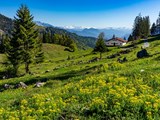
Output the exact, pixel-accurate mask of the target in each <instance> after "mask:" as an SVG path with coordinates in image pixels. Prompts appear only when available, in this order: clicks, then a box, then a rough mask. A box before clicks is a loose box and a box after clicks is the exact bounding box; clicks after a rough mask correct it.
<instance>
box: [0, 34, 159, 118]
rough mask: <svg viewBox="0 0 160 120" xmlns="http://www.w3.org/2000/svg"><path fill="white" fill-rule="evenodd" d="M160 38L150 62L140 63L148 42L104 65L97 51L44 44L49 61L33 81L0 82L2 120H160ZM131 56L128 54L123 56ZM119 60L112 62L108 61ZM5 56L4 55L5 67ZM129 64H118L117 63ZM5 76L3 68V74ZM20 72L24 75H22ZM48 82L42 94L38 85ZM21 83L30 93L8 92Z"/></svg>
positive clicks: (154, 40)
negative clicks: (143, 48) (140, 55)
mask: <svg viewBox="0 0 160 120" xmlns="http://www.w3.org/2000/svg"><path fill="white" fill-rule="evenodd" d="M159 40H160V37H159V36H156V37H151V38H150V39H149V40H148V42H149V44H150V46H149V47H148V48H146V50H147V51H148V53H149V57H147V58H142V59H137V57H136V54H137V52H138V51H140V50H141V46H143V44H144V42H143V40H139V41H137V42H136V43H135V45H136V46H134V47H133V46H132V45H131V44H130V43H128V44H127V45H126V46H124V47H123V48H117V47H110V48H109V52H106V53H103V59H102V60H95V61H94V58H96V57H99V53H93V52H92V49H89V50H86V51H83V50H81V51H76V52H74V53H72V52H68V51H64V49H65V48H64V47H62V46H59V45H51V44H44V45H43V50H44V53H45V61H44V63H42V64H32V65H31V72H32V74H30V75H24V76H22V77H17V78H10V79H2V80H0V91H1V92H0V103H1V104H0V119H2V120H3V119H4V120H7V119H8V120H19V119H20V120H53V119H62V120H68V119H75V120H76V119H77V120H78V119H79V120H86V119H87V120H94V119H95V120H97V119H105V120H106V119H111V120H122V119H123V120H130V119H133V120H137V119H142V120H144V119H146V120H151V119H155V120H158V119H159V118H160V96H159V94H160V92H159V91H160V87H159V86H160V64H159V61H160V52H159V47H160V41H159ZM126 49H127V50H129V52H128V53H124V51H126ZM117 53H120V56H117V57H115V58H110V59H108V56H111V55H113V54H117ZM4 57H5V56H4V55H0V62H2V61H3V59H4ZM124 57H126V58H127V60H128V61H127V62H124V63H119V62H117V59H118V58H121V59H123V58H124ZM0 70H1V71H3V70H4V66H2V67H1V68H0ZM23 71H24V67H23V66H21V68H20V70H19V73H20V74H23V73H24V72H23ZM40 81H41V82H44V83H45V85H44V86H43V87H40V88H36V87H34V85H35V83H36V82H40ZM19 82H24V83H25V84H27V86H28V87H27V88H26V89H23V88H18V89H16V88H11V89H7V90H6V89H4V87H3V86H4V84H10V85H12V86H15V85H16V84H18V83H19Z"/></svg>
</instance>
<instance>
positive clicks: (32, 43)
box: [6, 5, 38, 73]
mask: <svg viewBox="0 0 160 120" xmlns="http://www.w3.org/2000/svg"><path fill="white" fill-rule="evenodd" d="M37 39H38V31H37V30H36V29H35V23H34V22H33V16H32V15H31V14H30V11H29V9H28V8H27V6H25V5H22V6H21V7H20V9H19V10H18V11H17V17H15V19H14V30H13V34H12V38H11V40H10V41H9V45H8V46H9V47H8V48H7V52H6V53H7V57H8V59H9V61H10V62H11V64H12V65H13V67H14V69H15V73H16V71H17V70H18V66H19V65H20V63H24V64H25V71H26V73H29V65H30V63H31V62H32V60H33V58H34V57H35V50H36V49H35V47H36V43H37V42H36V41H37Z"/></svg>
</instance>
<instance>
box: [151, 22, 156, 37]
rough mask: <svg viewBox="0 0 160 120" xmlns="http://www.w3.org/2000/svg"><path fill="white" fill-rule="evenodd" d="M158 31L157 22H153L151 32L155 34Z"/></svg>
mask: <svg viewBox="0 0 160 120" xmlns="http://www.w3.org/2000/svg"><path fill="white" fill-rule="evenodd" d="M155 32H156V24H155V23H153V24H152V27H151V34H152V35H153V34H154V33H155Z"/></svg>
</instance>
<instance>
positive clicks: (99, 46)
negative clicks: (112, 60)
mask: <svg viewBox="0 0 160 120" xmlns="http://www.w3.org/2000/svg"><path fill="white" fill-rule="evenodd" d="M106 50H107V47H106V44H105V42H104V33H100V34H99V36H98V39H97V42H96V46H95V48H94V51H96V52H100V59H102V53H103V52H105V51H106Z"/></svg>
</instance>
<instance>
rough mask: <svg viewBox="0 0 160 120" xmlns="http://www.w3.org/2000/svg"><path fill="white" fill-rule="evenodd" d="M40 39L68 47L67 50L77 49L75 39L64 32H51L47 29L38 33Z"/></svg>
mask: <svg viewBox="0 0 160 120" xmlns="http://www.w3.org/2000/svg"><path fill="white" fill-rule="evenodd" d="M40 39H41V40H42V42H43V43H53V44H58V45H62V46H66V47H68V50H69V51H72V52H74V51H75V50H76V49H77V45H76V43H75V41H74V40H73V39H72V38H71V37H70V36H68V35H66V34H64V33H63V34H57V33H53V32H52V31H51V30H49V29H47V30H46V31H45V32H43V33H40Z"/></svg>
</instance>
